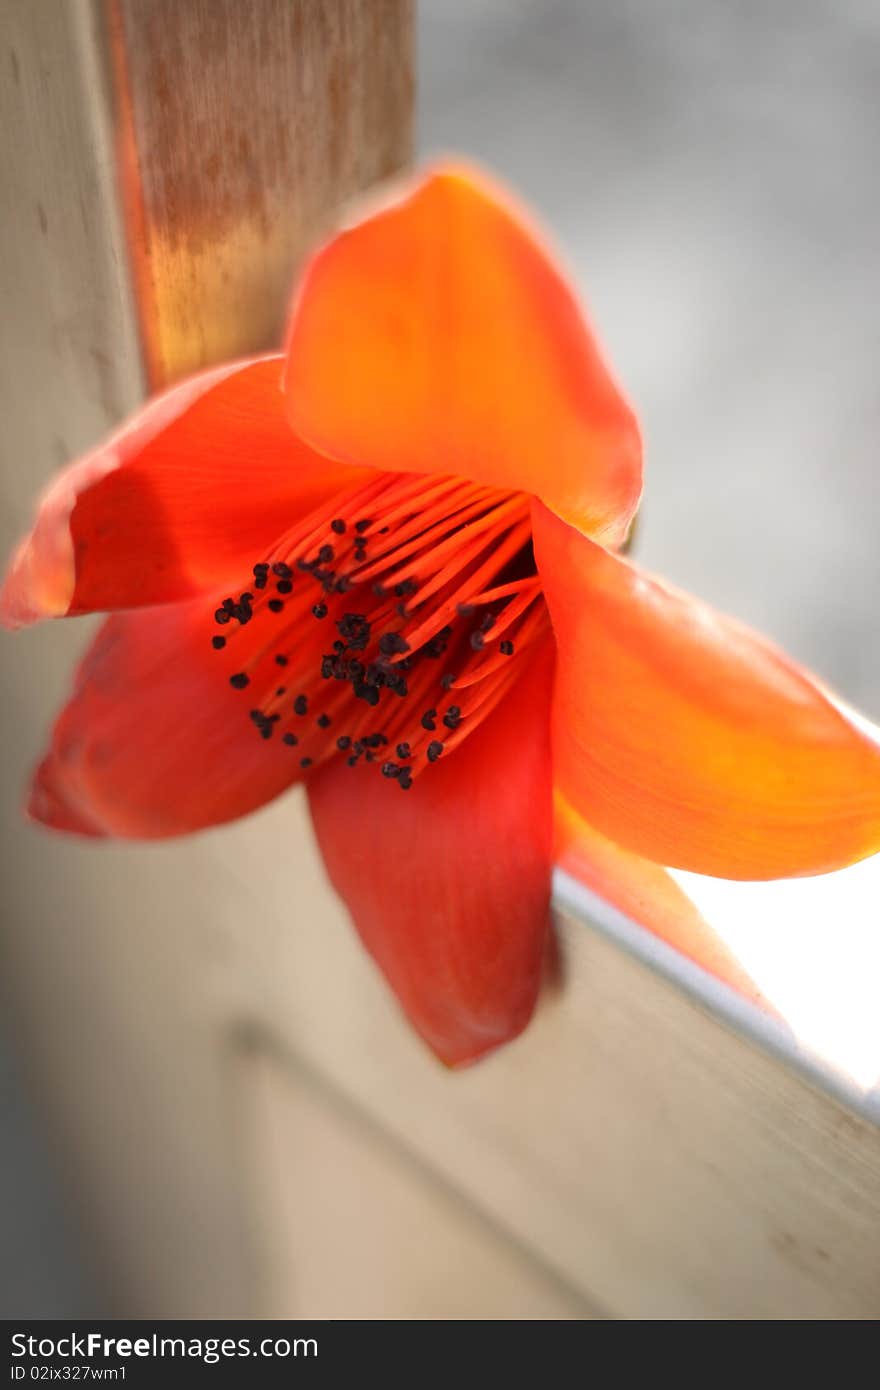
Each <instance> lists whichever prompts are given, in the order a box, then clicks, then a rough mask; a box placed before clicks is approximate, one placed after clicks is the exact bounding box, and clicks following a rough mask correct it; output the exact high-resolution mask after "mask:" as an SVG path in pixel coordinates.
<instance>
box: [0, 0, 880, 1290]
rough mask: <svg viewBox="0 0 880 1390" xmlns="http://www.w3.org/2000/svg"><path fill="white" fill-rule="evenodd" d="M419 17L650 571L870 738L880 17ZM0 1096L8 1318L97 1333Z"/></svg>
mask: <svg viewBox="0 0 880 1390" xmlns="http://www.w3.org/2000/svg"><path fill="white" fill-rule="evenodd" d="M420 11H421V15H420V45H419V46H420V77H419V99H420V111H421V120H420V136H421V146H422V148H423V150H425V151H426V152H436V151H438V150H454V151H461V152H464V153H467V154H470V155H473V156H476V157H477V158H479V159H481V160H483V161H484V162H486V163H487V164H489V165H491V166H493V167H494V168H495V169H496V170H497V171H498V172H499V173H501V174H502V175H504V176H505V177H506V178H507V179H508V180H509V181H510V182H511V183H513V184H514V185H516V186H517V187H518V188H519V189H520V190H521V192H522V193H523V194H524V195H525V196H526V198H527V199H528V200H529V201H531V202H532V203H533V204H534V206H535V208H536V209H537V210H538V212H539V213H540V215H541V216H542V218H543V220H544V222H545V223H546V224H547V226H548V227H549V228H550V229H551V231H552V233H553V235H554V236H555V238H556V241H557V243H558V244H559V246H560V247H561V249H562V251H563V253H564V255H565V256H566V258H567V260H568V262H569V264H570V265H571V267H572V268H573V271H574V274H575V277H576V279H577V281H578V283H579V285H580V286H581V288H582V290H583V291H584V293H585V295H586V297H587V299H588V301H589V303H590V305H591V307H592V310H593V313H594V317H595V319H596V321H597V323H598V326H599V330H600V333H601V336H602V337H603V338H604V340H605V342H606V344H607V347H608V350H609V353H610V355H611V358H612V360H613V361H614V363H615V364H616V367H617V369H618V372H619V374H620V376H621V378H622V380H623V382H624V384H625V386H626V387H627V389H628V391H629V393H630V395H631V396H632V398H633V400H634V401H635V403H636V405H637V407H638V409H639V412H640V414H641V417H642V420H643V423H644V428H645V436H646V447H647V491H646V499H645V507H644V512H643V520H642V526H641V530H640V534H639V542H638V549H639V558H640V559H641V560H642V562H643V563H645V564H647V565H648V566H650V567H652V568H655V569H657V570H659V571H662V572H663V573H665V574H666V575H667V576H669V577H670V578H672V579H674V580H676V581H677V582H679V583H681V584H684V585H686V586H687V587H690V588H692V589H694V590H696V591H698V592H700V593H701V594H703V595H704V596H705V597H707V598H709V599H711V600H712V601H714V602H715V603H717V604H719V605H720V606H722V607H724V608H726V609H728V610H731V611H733V612H735V613H737V614H739V615H740V616H741V617H743V618H745V619H747V620H749V621H751V622H752V623H754V624H756V625H758V626H760V627H762V628H763V629H765V630H766V631H768V632H769V633H771V634H772V635H774V636H775V637H776V638H778V639H779V640H780V641H782V642H783V643H784V644H785V645H786V646H787V647H788V648H789V649H790V650H792V651H793V652H794V653H795V654H796V655H797V656H798V657H800V658H801V659H802V660H804V661H805V662H807V663H808V664H809V665H811V666H812V667H814V668H815V669H816V670H818V671H819V672H820V673H821V674H822V675H823V676H825V677H826V678H827V679H828V680H830V681H831V682H832V683H833V684H834V685H836V686H837V687H838V688H839V689H840V690H841V691H842V692H843V693H844V694H845V695H847V696H848V697H849V698H850V699H852V700H853V701H855V702H856V703H858V704H859V705H861V706H862V707H863V708H864V709H865V710H866V711H867V712H868V713H870V714H872V715H873V716H874V717H875V718H876V717H880V650H878V643H877V642H876V640H875V634H874V627H875V615H874V597H875V593H876V592H877V589H878V581H880V547H878V544H877V522H878V482H877V466H876V449H877V440H878V438H880V396H878V392H877V389H876V384H875V383H876V375H877V363H878V360H880V351H878V348H880V326H878V313H877V305H878V299H880V295H878V290H880V253H878V246H877V221H878V211H880V196H878V187H877V174H876V155H875V150H876V144H877V136H878V127H880V120H878V117H880V8H878V7H877V6H876V5H873V4H870V3H867V0H774V3H773V4H772V5H769V4H767V3H763V4H759V3H748V0H743V3H740V4H737V5H733V4H730V3H718V0H659V3H658V2H657V0H580V3H578V0H533V2H532V3H524V0H478V3H475V0H421V3H420ZM7 327H8V325H7ZM0 1041H2V1040H0ZM0 1095H2V1112H0V1132H2V1134H3V1144H2V1149H0V1164H2V1171H0V1230H2V1233H3V1234H2V1241H3V1246H4V1259H3V1262H2V1270H0V1275H2V1274H3V1273H4V1272H8V1271H9V1270H11V1269H14V1270H15V1287H14V1288H5V1287H4V1288H0V1310H2V1313H3V1314H4V1315H5V1316H14V1315H22V1314H30V1315H32V1316H33V1315H34V1314H40V1315H42V1316H77V1315H84V1314H86V1313H96V1312H100V1311H101V1309H102V1307H103V1300H102V1298H101V1294H100V1291H99V1290H98V1289H96V1288H95V1286H94V1284H93V1281H92V1279H91V1277H90V1275H89V1272H88V1270H87V1269H84V1268H83V1267H82V1266H81V1262H80V1260H79V1258H78V1251H79V1241H78V1239H77V1233H76V1231H75V1230H73V1229H71V1227H70V1225H69V1224H68V1223H67V1221H66V1219H65V1217H64V1214H63V1212H64V1202H63V1193H62V1192H61V1191H60V1190H59V1187H58V1174H57V1172H56V1171H55V1170H54V1169H53V1164H52V1161H51V1158H50V1150H49V1148H48V1146H47V1145H46V1144H45V1143H44V1138H43V1135H42V1134H41V1132H40V1128H39V1122H38V1119H37V1117H36V1116H34V1115H33V1114H30V1113H29V1111H28V1108H27V1104H26V1100H25V1097H26V1095H27V1086H26V1079H25V1078H23V1077H22V1076H21V1075H20V1074H19V1073H18V1072H17V1070H16V1067H15V1065H14V1063H13V1062H12V1061H11V1060H10V1059H9V1058H8V1057H5V1058H4V1055H3V1053H2V1052H0Z"/></svg>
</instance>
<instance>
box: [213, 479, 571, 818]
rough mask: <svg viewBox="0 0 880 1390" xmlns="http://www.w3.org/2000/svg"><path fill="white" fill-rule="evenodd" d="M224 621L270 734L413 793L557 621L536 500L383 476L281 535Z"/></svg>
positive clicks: (219, 638)
mask: <svg viewBox="0 0 880 1390" xmlns="http://www.w3.org/2000/svg"><path fill="white" fill-rule="evenodd" d="M214 619H215V622H216V623H217V625H218V626H219V627H221V628H223V629H224V631H223V633H222V634H218V635H215V636H214V638H213V639H212V644H213V646H214V647H215V649H216V650H218V651H222V650H224V649H226V650H227V651H229V652H232V651H235V654H236V657H237V656H238V651H239V649H240V651H241V657H242V659H241V663H240V665H238V666H237V669H236V670H235V671H234V672H233V674H232V675H231V676H230V678H229V679H230V681H231V683H232V685H233V686H234V687H235V688H236V689H240V690H242V691H247V692H248V695H249V697H250V705H251V708H250V718H251V721H252V723H253V725H254V728H255V731H256V733H257V735H258V736H260V737H262V738H264V739H269V738H272V737H277V738H279V739H280V741H281V743H282V745H284V746H285V747H290V748H295V749H296V750H297V756H298V757H299V760H300V764H301V766H303V767H310V766H311V765H313V764H315V763H317V762H319V761H321V760H323V759H326V758H327V757H329V756H332V755H333V754H335V753H341V754H343V755H344V756H345V757H346V759H347V761H348V763H349V765H351V766H354V765H355V764H357V763H358V762H360V761H362V760H363V761H365V762H368V763H375V764H376V765H377V768H378V770H380V771H381V773H382V775H383V776H385V777H386V778H388V779H389V780H390V781H395V782H396V783H397V785H398V786H399V787H401V788H402V789H403V790H407V789H408V788H409V787H410V786H412V782H413V778H414V777H416V776H418V775H419V773H420V772H422V771H423V770H424V768H425V767H427V766H429V765H430V764H431V763H434V762H436V761H437V759H438V758H440V757H441V756H442V755H444V754H447V753H448V752H450V751H451V750H452V749H453V748H454V747H456V746H457V745H458V744H460V743H462V742H463V741H464V740H465V739H466V738H467V737H469V735H470V734H471V733H473V731H474V730H475V729H476V728H478V727H479V725H480V724H481V723H482V721H483V719H485V717H486V715H487V714H489V713H490V712H491V710H492V709H494V707H495V706H496V705H497V704H498V703H499V701H500V700H501V699H502V698H503V696H504V695H505V694H506V693H507V691H508V690H509V689H510V687H511V686H512V684H513V683H514V681H515V680H516V679H517V677H518V675H520V674H521V672H522V669H523V664H524V662H525V661H526V660H527V658H528V656H529V654H531V653H532V652H533V649H534V644H535V643H536V641H537V640H538V639H539V638H540V637H541V636H542V635H543V634H544V632H545V631H546V630H547V627H548V622H549V620H548V617H547V610H546V606H545V604H544V599H543V595H542V592H541V583H540V579H539V577H538V574H537V572H536V568H535V561H534V554H533V551H532V543H531V523H530V516H529V499H528V498H527V497H526V496H525V495H524V494H523V493H516V492H500V491H498V490H496V489H494V488H487V487H480V486H477V485H476V484H474V483H470V482H467V481H466V480H464V479H462V478H456V477H448V478H437V477H423V476H421V475H415V474H397V473H380V474H377V475H376V477H375V479H372V480H371V481H370V482H369V483H367V484H363V485H361V486H360V487H358V488H356V489H352V490H351V491H350V492H348V493H345V494H340V495H337V496H336V497H334V499H333V500H332V502H331V503H328V504H327V505H326V506H324V507H322V508H320V509H319V510H317V511H315V512H312V513H310V514H309V515H308V516H307V517H305V518H304V519H302V520H301V521H300V522H298V523H297V525H296V526H295V527H293V528H292V529H291V530H290V531H288V532H287V533H286V534H285V535H284V536H282V537H281V538H280V539H279V541H278V542H277V544H276V545H275V547H274V549H273V550H272V551H271V553H269V554H268V555H266V556H264V557H262V558H261V559H260V560H258V561H257V563H256V564H255V565H254V568H253V580H252V582H251V587H250V588H249V589H247V590H245V591H244V592H242V593H241V594H240V595H239V597H238V598H226V599H224V600H223V602H222V604H221V606H220V607H219V608H218V609H217V610H216V612H215V614H214ZM227 628H229V631H228V632H227V631H226V629H227ZM279 682H280V683H279Z"/></svg>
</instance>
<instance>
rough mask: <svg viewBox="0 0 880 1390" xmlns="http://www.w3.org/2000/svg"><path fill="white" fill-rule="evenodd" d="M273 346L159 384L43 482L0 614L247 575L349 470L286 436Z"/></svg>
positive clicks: (182, 591)
mask: <svg viewBox="0 0 880 1390" xmlns="http://www.w3.org/2000/svg"><path fill="white" fill-rule="evenodd" d="M280 362H281V359H280V357H279V356H278V355H277V354H272V355H271V356H267V357H261V358H257V359H254V360H251V361H248V362H239V363H229V364H226V365H224V366H222V367H215V368H213V369H212V370H210V371H207V372H202V373H200V374H199V375H197V376H194V377H191V378H189V380H187V381H184V382H182V383H180V384H179V385H177V386H174V387H172V388H171V389H170V390H169V391H166V392H164V393H163V394H162V395H160V396H157V397H156V398H155V399H154V400H151V401H150V402H148V404H147V405H145V406H144V407H143V408H142V409H141V410H140V411H138V412H137V413H136V414H135V415H134V416H132V418H131V419H130V420H128V421H127V422H126V423H125V424H124V425H123V426H122V428H121V429H120V430H119V431H118V432H117V433H116V434H115V435H113V436H112V437H111V438H110V439H109V440H108V441H107V442H106V443H104V444H101V445H99V447H98V448H97V449H95V450H94V451H93V452H92V453H90V454H88V455H86V457H84V458H82V459H80V460H79V462H77V463H73V464H71V465H70V466H69V467H68V468H66V469H65V470H64V471H63V472H62V473H61V474H60V475H59V476H58V478H57V479H56V480H55V482H54V483H53V484H52V485H51V486H50V488H49V490H48V491H47V493H46V494H45V496H44V498H43V501H42V504H41V506H40V510H39V514H38V516H37V520H36V523H35V526H34V529H33V530H32V531H31V533H30V535H29V536H27V537H26V538H25V540H24V541H22V543H21V545H20V546H19V548H18V551H17V553H16V555H15V556H14V558H13V561H12V564H11V566H10V569H9V573H8V574H7V576H6V580H5V583H4V586H3V590H2V593H0V620H2V621H3V622H4V623H5V625H6V626H9V627H19V626H21V625H23V624H25V623H29V622H34V621H36V620H37V619H38V618H44V617H61V616H62V615H64V614H74V613H85V612H91V611H96V610H113V609H119V608H132V607H141V606H144V605H148V604H154V603H165V602H168V601H169V600H175V599H179V598H185V597H188V596H189V595H191V594H194V593H198V592H201V591H203V590H205V589H211V588H214V587H217V586H219V585H222V584H225V583H227V582H229V581H230V580H231V579H232V578H233V577H238V576H239V575H241V573H242V571H243V572H244V575H245V577H246V575H247V573H248V571H249V568H250V565H251V564H252V563H253V561H254V559H258V558H260V557H261V555H262V553H263V551H264V550H265V548H266V546H267V545H268V544H269V543H270V542H271V541H272V540H273V539H274V538H275V537H276V536H277V535H278V534H279V533H280V532H282V531H284V530H286V528H287V527H288V526H289V525H290V524H291V521H293V520H295V519H296V517H297V516H298V515H299V514H300V513H302V512H303V511H304V510H307V509H310V508H311V507H313V506H317V505H318V504H319V503H320V502H322V501H323V500H324V498H325V497H327V496H328V495H330V494H332V492H333V491H335V490H336V489H337V488H339V487H344V486H346V485H347V484H350V483H351V482H352V481H354V480H356V479H357V477H358V472H357V470H353V469H350V468H346V467H344V466H342V465H336V464H332V463H330V462H329V461H328V460H327V459H326V458H324V457H320V456H318V455H316V454H314V453H313V452H312V450H311V449H309V448H307V447H306V446H305V445H304V444H302V443H301V442H300V441H299V440H297V439H296V438H295V436H294V435H293V433H292V432H291V429H290V426H289V425H288V423H287V421H286V418H285V415H284V412H283V409H282V395H281V390H280Z"/></svg>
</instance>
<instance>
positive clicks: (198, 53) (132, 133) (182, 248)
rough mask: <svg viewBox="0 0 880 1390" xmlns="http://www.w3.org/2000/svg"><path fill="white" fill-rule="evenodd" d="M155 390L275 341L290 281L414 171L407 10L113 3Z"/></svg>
mask: <svg viewBox="0 0 880 1390" xmlns="http://www.w3.org/2000/svg"><path fill="white" fill-rule="evenodd" d="M107 23H108V32H109V39H110V50H111V53H112V61H113V71H114V77H115V91H116V100H117V113H116V122H117V133H118V148H119V151H120V166H121V170H122V174H123V183H122V188H123V194H124V205H125V210H126V225H127V231H128V239H129V245H130V248H131V252H132V258H133V259H132V265H133V269H134V273H135V276H136V279H137V284H138V296H137V298H138V307H139V313H140V322H141V328H142V332H143V337H144V350H145V357H146V362H147V369H148V373H149V379H150V382H151V384H152V385H153V386H157V385H160V384H164V383H166V382H168V381H172V380H174V379H175V378H177V377H179V376H181V375H183V374H184V373H185V372H188V371H192V370H193V369H194V368H197V367H201V366H204V365H206V364H209V363H212V362H217V361H220V360H222V359H224V358H228V357H232V356H235V355H237V354H241V353H247V352H251V351H254V350H256V349H259V348H262V347H264V346H266V345H267V344H272V343H275V342H278V341H279V340H280V334H281V330H282V326H283V322H284V315H285V310H286V307H287V294H288V290H289V286H290V284H291V281H292V275H293V269H294V266H295V265H296V263H297V261H298V260H300V258H301V257H302V255H303V253H304V252H305V251H306V249H307V248H308V246H309V245H310V244H311V243H312V242H313V241H314V239H315V238H316V236H318V235H319V234H320V232H321V230H322V229H323V228H324V227H325V226H326V224H327V222H328V220H329V218H331V217H332V216H333V215H334V214H335V213H337V212H338V210H339V208H340V207H341V206H342V205H343V204H344V203H345V201H346V199H348V198H350V197H351V196H352V195H353V194H354V193H356V192H357V191H358V190H360V189H363V188H365V187H367V186H369V185H370V184H372V183H374V182H375V181H376V180H377V179H382V178H385V177H387V176H388V175H389V174H391V173H393V172H394V171H395V170H397V169H399V168H400V166H401V165H402V164H403V163H404V162H405V161H406V160H407V159H408V158H409V155H410V140H411V135H410V132H411V128H412V103H413V74H412V57H411V50H412V7H411V4H410V0H321V3H319V4H314V3H309V0H248V3H247V4H242V3H240V0H186V3H183V4H182V3H181V2H180V0H107Z"/></svg>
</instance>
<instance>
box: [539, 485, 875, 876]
mask: <svg viewBox="0 0 880 1390" xmlns="http://www.w3.org/2000/svg"><path fill="white" fill-rule="evenodd" d="M533 512H534V534H535V550H536V555H537V559H538V566H539V569H540V571H541V576H542V579H543V583H544V592H545V594H546V598H547V602H548V604H549V607H550V613H551V617H552V620H553V626H554V630H555V632H556V638H557V643H558V648H559V675H558V681H557V686H556V697H555V706H554V712H553V740H554V770H555V775H556V783H557V786H558V787H559V789H560V791H561V792H562V793H563V795H564V796H565V797H566V799H567V800H568V801H569V802H570V803H571V804H572V805H573V806H574V807H575V808H576V810H577V811H578V812H579V813H580V815H582V816H583V818H584V819H585V820H586V821H588V822H589V823H590V824H591V825H594V826H595V827H596V828H597V829H599V830H600V831H601V832H602V833H603V834H604V835H607V836H609V837H610V838H611V839H612V840H615V841H616V842H617V843H618V844H620V845H623V846H624V847H625V848H627V849H630V850H633V851H635V852H636V853H637V854H641V855H644V856H645V857H646V858H648V859H653V860H655V861H656V862H658V863H660V864H668V865H670V866H672V867H674V868H681V869H691V870H694V871H696V872H698V873H704V874H713V875H715V876H717V877H720V878H751V879H762V878H785V877H790V876H797V875H800V874H817V873H824V872H827V871H828V870H831V869H836V868H840V867H841V866H843V865H844V864H849V863H852V862H854V861H855V860H857V859H861V858H863V857H864V856H865V855H868V854H871V853H873V852H874V851H875V850H877V849H880V745H878V743H877V742H876V741H874V740H873V739H872V738H871V737H869V736H868V735H866V734H865V733H863V732H862V731H861V730H860V729H859V728H858V727H857V726H856V724H855V723H854V722H853V720H852V719H850V718H848V717H847V715H846V714H845V713H844V711H843V710H842V708H840V707H839V706H838V705H837V704H835V703H834V702H833V701H832V699H831V697H830V696H829V695H828V694H826V693H825V692H824V691H823V690H822V689H821V688H820V686H819V685H818V684H817V683H816V682H815V681H814V680H813V679H812V678H811V677H810V676H809V675H807V673H806V672H804V671H803V670H801V669H800V668H799V667H798V666H797V665H796V664H795V663H794V662H793V661H791V660H789V659H788V658H787V657H785V656H784V655H783V654H782V653H781V652H779V651H778V650H777V649H776V648H774V647H773V646H771V645H770V644H769V643H768V642H766V641H764V640H763V639H762V638H760V637H758V636H756V635H755V634H753V633H751V632H750V631H748V630H747V629H746V628H745V627H743V626H742V625H741V624H739V623H737V622H735V621H734V620H733V619H731V618H726V617H724V616H722V615H721V614H719V613H717V612H715V611H714V610H713V609H711V608H709V607H708V606H707V605H706V604H703V603H700V602H699V600H697V599H694V598H691V597H689V596H688V595H686V594H683V593H680V592H678V591H677V590H674V589H672V588H670V587H669V586H668V585H666V584H664V583H662V582H661V581H659V580H656V579H652V578H650V577H649V576H647V575H645V574H643V573H642V572H641V571H640V570H638V569H637V568H636V567H635V566H633V565H631V564H629V563H628V562H627V561H626V560H624V559H622V558H620V557H619V556H616V555H612V554H610V553H608V552H607V551H604V550H602V549H601V547H599V546H596V545H594V544H593V543H592V542H591V541H589V540H587V538H586V537H584V536H581V535H579V534H578V533H577V532H576V531H574V530H573V529H572V528H571V527H570V526H566V525H565V524H564V523H563V522H561V521H559V519H558V518H557V517H555V516H553V515H552V513H550V512H549V511H548V510H547V509H546V508H545V507H543V506H541V504H540V503H536V504H535V506H534V508H533Z"/></svg>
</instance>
